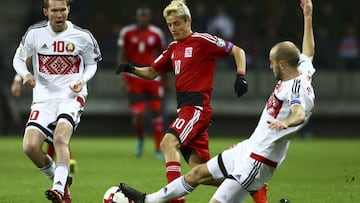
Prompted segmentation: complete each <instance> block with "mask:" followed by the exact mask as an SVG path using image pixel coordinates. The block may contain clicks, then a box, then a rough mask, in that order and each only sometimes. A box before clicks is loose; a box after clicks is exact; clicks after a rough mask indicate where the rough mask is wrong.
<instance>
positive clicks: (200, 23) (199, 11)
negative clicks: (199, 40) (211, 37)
mask: <svg viewBox="0 0 360 203" xmlns="http://www.w3.org/2000/svg"><path fill="white" fill-rule="evenodd" d="M194 8H195V9H194V12H193V13H192V15H191V17H192V27H193V29H194V30H196V31H197V32H206V31H207V30H208V23H209V16H208V14H207V7H206V4H205V3H204V2H203V1H197V2H196V3H195V6H194Z"/></svg>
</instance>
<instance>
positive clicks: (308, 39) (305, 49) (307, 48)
mask: <svg viewBox="0 0 360 203" xmlns="http://www.w3.org/2000/svg"><path fill="white" fill-rule="evenodd" d="M300 5H301V8H302V9H303V14H304V36H303V43H302V53H303V54H305V55H306V56H308V57H309V58H310V59H311V60H312V59H313V57H314V53H315V40H314V33H313V25H312V13H313V5H312V2H311V0H301V3H300Z"/></svg>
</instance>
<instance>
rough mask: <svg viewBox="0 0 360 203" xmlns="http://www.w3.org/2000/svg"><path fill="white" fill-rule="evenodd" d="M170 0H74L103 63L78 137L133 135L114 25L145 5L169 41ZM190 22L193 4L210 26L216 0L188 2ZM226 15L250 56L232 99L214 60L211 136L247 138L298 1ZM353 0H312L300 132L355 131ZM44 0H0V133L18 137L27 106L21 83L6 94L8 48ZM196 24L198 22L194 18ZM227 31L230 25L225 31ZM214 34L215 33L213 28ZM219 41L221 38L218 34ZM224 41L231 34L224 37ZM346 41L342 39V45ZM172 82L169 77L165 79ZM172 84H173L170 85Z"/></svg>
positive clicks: (358, 67)
mask: <svg viewBox="0 0 360 203" xmlns="http://www.w3.org/2000/svg"><path fill="white" fill-rule="evenodd" d="M168 2H169V1H152V0H147V1H146V0H142V1H141V0H133V1H110V0H101V1H100V0H74V2H73V5H72V7H71V13H70V19H71V20H72V21H73V22H74V23H76V24H78V25H80V26H81V27H83V28H86V29H89V30H90V31H91V32H92V33H93V34H94V36H95V38H96V39H97V40H98V42H99V45H100V48H101V50H102V54H103V57H104V60H103V61H102V62H101V63H99V70H98V73H97V75H96V76H95V78H94V79H93V80H92V81H91V82H90V83H89V97H88V100H87V105H86V109H85V113H84V115H83V117H82V122H81V124H80V126H79V129H78V132H77V133H78V134H87V135H89V134H91V135H103V134H114V135H116V134H131V133H132V128H131V123H130V112H129V110H128V106H127V100H126V97H125V94H124V92H123V91H122V90H121V87H120V83H119V80H118V78H117V77H116V76H115V75H114V70H115V66H116V65H115V61H116V59H115V57H116V39H117V35H118V31H119V29H120V28H121V27H122V26H123V25H126V24H128V23H132V22H133V21H134V13H135V9H136V7H137V6H138V5H141V4H143V3H146V4H147V5H150V6H151V7H152V9H153V23H154V24H155V25H158V26H160V27H161V28H163V31H164V33H166V35H167V36H166V37H167V39H168V41H169V42H170V41H171V36H170V35H169V32H168V30H167V28H166V25H165V22H164V20H163V18H162V9H163V8H164V7H165V5H166V4H167V3H168ZM187 2H188V5H189V6H190V9H191V11H192V15H193V18H194V19H201V18H199V17H200V16H199V15H198V13H197V12H196V9H195V8H197V6H198V3H199V2H200V3H203V5H204V6H205V11H206V15H205V18H203V19H205V20H207V21H206V22H207V24H209V23H210V22H211V21H212V19H213V18H214V17H215V16H216V11H217V9H218V8H220V7H221V5H220V3H219V1H216V0H206V1H205V0H202V1H201V0H197V1H196V0H188V1H187ZM221 3H222V4H223V6H224V7H225V9H226V11H225V14H227V15H229V17H230V18H231V19H232V20H233V22H234V35H232V36H231V38H230V40H231V41H233V42H234V43H236V44H238V45H239V46H240V47H242V48H244V49H245V50H246V53H247V57H248V60H247V62H248V73H247V79H248V83H249V92H248V93H247V94H246V95H245V96H244V97H242V98H240V99H239V98H236V97H235V94H234V93H233V87H232V83H233V80H234V79H235V75H234V70H232V69H230V67H231V64H229V63H230V62H229V61H228V60H223V61H219V62H218V64H217V66H218V67H217V72H216V76H215V81H214V94H213V102H212V103H213V107H214V118H213V123H214V124H213V126H212V127H211V128H210V133H212V134H216V135H224V136H226V135H237V134H241V135H247V134H249V133H251V131H252V129H253V128H254V127H255V124H256V122H257V119H258V115H259V114H260V112H261V110H262V108H263V105H264V103H265V101H266V99H267V97H268V95H269V93H270V92H271V91H272V88H273V87H274V84H275V81H274V79H273V75H272V72H271V71H270V70H269V69H268V62H267V61H268V59H267V53H268V50H269V48H270V47H271V45H272V44H273V43H274V42H276V41H279V40H292V41H294V42H296V44H297V45H298V46H301V44H300V42H301V36H302V23H303V21H302V17H301V16H302V15H301V13H300V12H301V10H300V9H299V7H298V6H299V5H298V3H296V1H294V2H290V1H288V0H266V1H264V0H251V1H250V0H243V1H235V0H223V1H221ZM354 5H357V2H356V1H355V0H343V1H340V0H332V1H325V0H317V1H315V2H314V7H315V9H314V10H315V11H314V18H313V21H314V29H315V40H316V55H315V61H314V64H315V66H316V68H317V73H316V75H315V77H314V79H313V81H314V82H313V83H314V88H315V91H316V95H317V100H316V103H317V106H316V108H315V109H314V115H313V118H312V120H311V122H310V123H309V125H308V126H307V128H305V130H304V131H303V132H302V134H303V136H311V135H313V136H315V137H335V136H346V137H348V136H357V135H358V131H357V130H358V129H359V127H358V123H359V120H360V119H359V117H360V91H359V87H360V80H359V78H360V62H359V60H360V56H359V55H360V45H359V44H360V41H359V40H360V36H359V30H358V29H359V28H360V14H359V13H360V7H359V6H354ZM41 9H42V0H27V1H23V0H3V1H2V5H1V7H0V12H1V13H2V14H3V15H2V17H1V18H0V26H1V29H0V56H1V57H0V59H1V71H0V77H1V94H0V99H1V101H0V102H1V103H0V108H1V110H0V111H1V112H0V113H1V114H0V115H1V118H0V134H5V135H7V134H9V135H10V134H12V135H14V134H22V131H23V127H24V124H25V121H26V117H27V115H28V110H29V105H30V103H31V92H30V90H29V89H26V88H24V89H23V91H22V97H21V98H19V99H14V98H12V97H11V96H10V93H9V86H10V84H11V80H12V77H13V75H14V74H15V72H14V71H13V69H12V65H11V63H12V57H13V54H14V51H15V49H16V47H17V45H18V43H19V40H20V39H21V36H22V35H23V34H24V32H25V30H26V28H27V27H28V26H29V25H30V24H32V23H34V22H37V21H39V20H42V19H44V17H43V15H42V10H41ZM197 22H200V20H197ZM203 25H204V23H200V24H197V23H195V22H194V25H193V30H194V31H206V30H205V29H206V28H205V27H203ZM229 29H230V28H229ZM217 34H219V35H220V33H217ZM224 38H225V37H224ZM226 39H229V38H226ZM343 42H346V43H343ZM169 77H170V80H171V79H172V77H171V76H169ZM171 87H172V86H171ZM174 99H175V97H174V90H173V88H170V89H169V91H168V92H167V96H166V101H165V102H166V106H165V109H164V113H165V114H166V116H167V118H168V119H170V118H171V117H172V116H174V113H175V106H176V104H175V100H174Z"/></svg>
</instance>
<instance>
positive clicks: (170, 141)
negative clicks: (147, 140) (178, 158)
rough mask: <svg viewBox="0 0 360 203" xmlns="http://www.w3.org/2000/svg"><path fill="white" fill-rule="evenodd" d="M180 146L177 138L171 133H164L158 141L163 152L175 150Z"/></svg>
mask: <svg viewBox="0 0 360 203" xmlns="http://www.w3.org/2000/svg"><path fill="white" fill-rule="evenodd" d="M179 147H180V143H179V140H178V139H177V138H176V137H175V136H174V135H172V134H166V135H165V136H164V138H163V139H162V140H161V142H160V149H161V150H162V151H163V152H166V151H169V150H177V149H178V148H179Z"/></svg>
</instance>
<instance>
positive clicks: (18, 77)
mask: <svg viewBox="0 0 360 203" xmlns="http://www.w3.org/2000/svg"><path fill="white" fill-rule="evenodd" d="M14 80H15V81H16V82H21V81H22V78H21V76H20V75H18V74H16V75H15V77H14Z"/></svg>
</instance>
